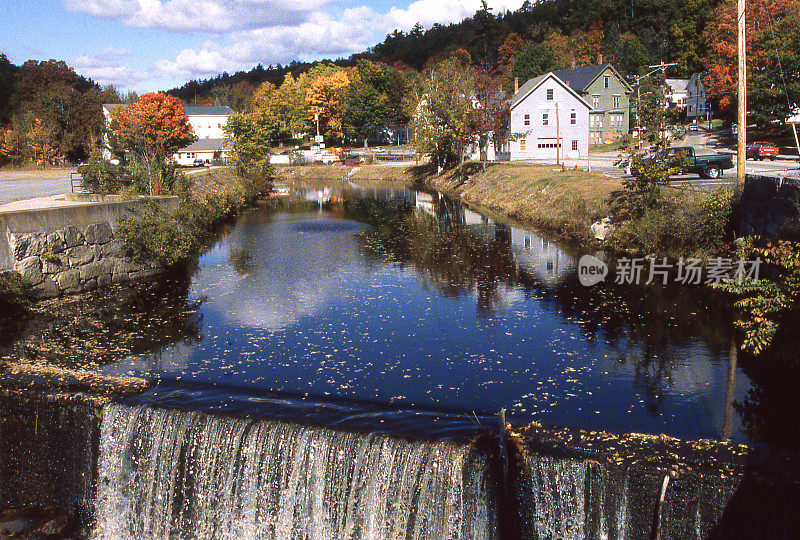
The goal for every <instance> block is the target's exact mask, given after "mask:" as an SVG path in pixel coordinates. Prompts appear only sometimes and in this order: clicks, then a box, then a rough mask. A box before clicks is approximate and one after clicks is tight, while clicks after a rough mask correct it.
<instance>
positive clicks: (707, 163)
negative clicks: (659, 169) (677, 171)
mask: <svg viewBox="0 0 800 540" xmlns="http://www.w3.org/2000/svg"><path fill="white" fill-rule="evenodd" d="M646 161H649V162H651V163H652V162H656V163H681V164H682V165H681V167H682V169H681V173H682V174H697V175H700V177H701V178H719V177H720V176H722V171H724V170H726V169H732V168H733V159H732V158H731V156H728V155H724V154H706V155H697V154H695V151H694V147H692V146H677V147H673V148H667V149H665V150H662V151H661V152H658V153H657V154H655V155H654V156H652V157H649V158H647V159H646ZM636 174H637V171H636V169H635V168H631V175H633V176H636Z"/></svg>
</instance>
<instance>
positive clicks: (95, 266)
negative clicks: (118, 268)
mask: <svg viewBox="0 0 800 540" xmlns="http://www.w3.org/2000/svg"><path fill="white" fill-rule="evenodd" d="M112 269H113V264H112V262H111V261H110V260H108V259H104V260H102V261H95V262H90V263H88V264H84V265H83V266H81V267H80V268H78V272H80V275H81V280H82V281H85V280H87V279H96V278H98V277H100V275H102V274H110V273H111V271H112Z"/></svg>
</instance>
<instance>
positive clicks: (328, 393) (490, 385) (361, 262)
mask: <svg viewBox="0 0 800 540" xmlns="http://www.w3.org/2000/svg"><path fill="white" fill-rule="evenodd" d="M579 255H580V253H579V252H576V251H575V250H572V249H571V248H569V247H565V246H561V245H557V244H555V243H552V242H550V241H549V240H548V239H547V238H543V237H541V236H538V235H536V234H533V233H531V232H530V231H527V230H525V229H523V228H520V227H517V226H514V225H510V224H506V223H499V222H496V221H494V220H492V219H489V218H486V217H484V216H482V215H481V214H479V213H477V212H474V211H472V210H470V209H469V208H465V207H463V206H462V205H459V204H456V203H453V202H452V201H449V200H447V199H446V198H443V197H439V196H436V195H430V194H424V193H415V192H412V191H397V192H377V193H373V194H371V195H370V196H364V195H361V196H351V197H350V198H348V199H347V201H346V204H345V205H344V206H343V207H337V208H335V209H333V210H331V211H319V212H311V213H308V212H306V213H274V212H270V211H267V210H256V211H253V212H250V213H248V214H246V215H245V216H243V217H242V218H241V219H240V220H239V221H238V223H237V224H236V226H235V227H234V228H233V229H232V230H231V231H230V232H229V233H228V234H227V235H225V236H224V237H221V238H220V240H219V242H218V243H217V244H216V245H215V246H214V247H213V248H212V249H211V250H210V251H209V252H208V253H206V254H205V255H204V256H203V257H202V259H201V261H200V263H199V267H198V270H197V272H196V273H195V275H194V276H193V277H192V281H191V285H190V286H189V285H188V284H183V285H182V286H170V285H168V284H164V285H163V286H157V287H160V288H159V289H158V292H157V293H147V292H145V293H144V294H143V296H142V297H141V300H139V298H140V297H139V295H137V294H135V293H131V295H130V297H129V298H125V297H124V296H123V297H122V300H121V306H122V307H120V306H117V307H114V308H110V309H106V308H102V307H101V308H97V309H96V310H94V311H98V310H99V311H101V312H103V313H105V314H112V315H111V316H109V317H107V319H108V320H109V321H110V322H111V323H112V324H111V325H110V326H109V328H111V330H109V331H108V332H107V333H106V334H105V335H104V340H105V343H112V344H113V345H112V346H111V347H108V348H107V350H106V351H103V353H104V354H102V355H99V354H98V355H97V356H96V360H93V361H96V362H97V363H105V362H108V361H110V360H112V359H114V360H117V361H116V362H114V363H113V364H111V365H108V366H105V367H103V368H102V369H103V370H104V371H106V372H113V373H127V372H135V373H138V374H142V373H145V374H148V373H149V374H150V375H151V376H153V377H158V378H160V379H162V380H165V381H172V382H173V383H177V384H181V383H191V384H197V385H200V386H201V387H203V386H207V385H209V384H213V385H216V386H217V390H215V395H219V394H220V393H224V391H225V390H224V388H229V387H235V388H237V389H239V390H241V391H243V392H262V393H263V392H265V391H270V392H278V393H280V394H281V395H301V396H305V395H308V396H311V397H318V398H320V399H325V400H335V399H339V400H353V401H359V402H376V403H380V404H381V405H382V406H396V407H404V408H424V409H425V410H428V411H436V410H439V411H457V412H464V413H467V414H472V412H475V413H477V414H478V415H480V414H481V413H483V414H485V415H491V414H493V413H495V412H496V411H498V410H499V409H500V408H506V409H509V417H510V419H511V421H513V422H515V423H518V424H521V423H525V422H528V421H531V420H536V421H539V422H541V423H545V424H556V425H566V426H574V427H586V428H591V429H604V430H609V431H639V432H650V433H667V434H671V435H675V436H681V437H687V438H698V437H713V438H727V437H728V436H730V437H731V438H732V439H734V440H738V441H748V440H751V441H763V442H769V443H771V444H772V443H774V441H776V440H777V439H778V438H779V435H778V433H779V431H780V429H779V428H780V427H781V426H784V427H785V426H787V425H789V424H786V423H782V420H781V418H777V419H776V418H775V417H774V411H775V407H776V406H778V405H781V406H783V405H785V403H787V400H788V402H789V403H794V406H795V407H794V408H795V410H797V409H798V407H797V406H796V405H797V403H796V401H797V398H795V397H793V394H792V397H791V398H787V397H783V398H780V399H778V398H776V397H775V395H776V394H774V393H773V389H774V388H775V384H772V386H771V387H770V386H769V385H768V384H766V383H765V384H760V385H759V386H754V385H753V384H752V382H751V377H752V378H753V379H755V380H757V381H771V380H772V379H773V378H774V377H775V375H774V373H772V374H771V373H766V374H765V373H763V370H764V368H763V366H762V367H761V370H762V371H761V372H760V371H758V370H756V369H754V368H753V367H752V366H751V364H752V362H750V361H748V360H747V359H739V360H738V362H737V361H736V359H735V358H732V357H731V342H732V339H733V336H732V335H731V332H730V330H729V328H730V323H729V320H728V314H727V313H725V312H724V311H723V310H722V309H721V308H720V306H721V305H722V303H721V302H720V301H719V300H718V299H717V298H715V297H713V296H707V295H709V294H711V293H710V292H709V291H705V290H704V289H700V288H696V289H693V288H688V287H671V288H670V287H660V286H649V287H631V286H619V285H615V284H613V283H605V284H600V285H597V286H594V287H589V288H587V287H583V286H581V285H580V283H579V281H578V279H577V277H576V271H575V266H576V265H575V261H576V260H577V259H578V258H579ZM137 302H138V304H137ZM101 304H102V302H101ZM55 305H57V306H60V307H59V308H58V309H62V310H64V312H65V314H64V315H63V316H61V317H56V319H55V322H54V323H53V325H52V326H53V328H52V331H50V332H49V333H42V336H41V338H40V339H39V343H40V346H39V347H38V349H37V350H39V349H44V348H45V346H44V344H46V345H47V346H48V347H51V348H52V356H59V355H63V356H64V357H66V358H68V359H69V358H70V353H69V350H71V349H70V348H69V347H66V346H63V345H60V343H61V341H60V340H61V337H60V335H59V334H60V332H61V330H62V329H63V328H64V327H66V326H67V323H66V321H67V319H68V318H69V319H76V320H78V321H79V326H78V328H80V327H81V326H82V327H84V328H87V327H91V328H92V329H94V328H96V327H98V326H101V327H102V326H104V324H103V325H99V324H97V322H96V321H97V319H98V316H97V315H95V314H93V313H94V312H86V308H83V307H81V306H83V304H79V303H70V302H69V301H64V300H62V301H58V302H56V303H55ZM69 310H72V311H73V312H75V313H72V314H71V315H69V316H67V315H66V312H67V311H69ZM76 313H77V315H76ZM113 314H116V315H113ZM101 319H102V317H101ZM41 320H44V318H42V319H41ZM103 320H105V319H103ZM93 321H94V322H93ZM201 323H202V324H201ZM38 324H40V325H41V322H40V323H38ZM32 328H33V330H29V331H27V332H22V333H21V334H20V336H21V337H20V339H19V340H18V341H17V342H15V344H13V345H12V347H15V348H16V349H15V350H18V351H24V350H25V349H26V348H28V349H31V347H30V343H31V342H32V337H31V336H33V335H36V334H37V332H38V330H36V329H35V328H36V327H35V325H34V327H32ZM78 333H79V334H83V333H91V332H89V331H88V330H83V331H80V332H78ZM37 339H38V338H37ZM76 339H77V338H73V341H72V343H71V346H72V347H75V345H76V343H77V341H76ZM33 341H35V340H33ZM98 348H99V349H102V347H98ZM38 354H42V353H41V352H40V353H38ZM765 388H766V389H767V390H764V389H765ZM779 395H784V396H789V395H790V394H779ZM767 415H773V416H772V417H770V418H766V416H767ZM784 417H785V415H784ZM743 419H744V424H742V420H743ZM789 439H791V438H789ZM795 440H796V439H795ZM798 446H800V444H798Z"/></svg>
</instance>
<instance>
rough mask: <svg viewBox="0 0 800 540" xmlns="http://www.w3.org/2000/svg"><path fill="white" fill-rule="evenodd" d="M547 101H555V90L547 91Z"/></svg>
mask: <svg viewBox="0 0 800 540" xmlns="http://www.w3.org/2000/svg"><path fill="white" fill-rule="evenodd" d="M547 101H553V89H552V88H548V89H547Z"/></svg>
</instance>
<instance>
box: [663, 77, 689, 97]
mask: <svg viewBox="0 0 800 540" xmlns="http://www.w3.org/2000/svg"><path fill="white" fill-rule="evenodd" d="M665 82H666V83H667V86H669V87H670V89H671V90H672V91H673V92H674V93H676V94H677V93H678V92H686V87H687V86H689V79H666V80H665Z"/></svg>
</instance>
